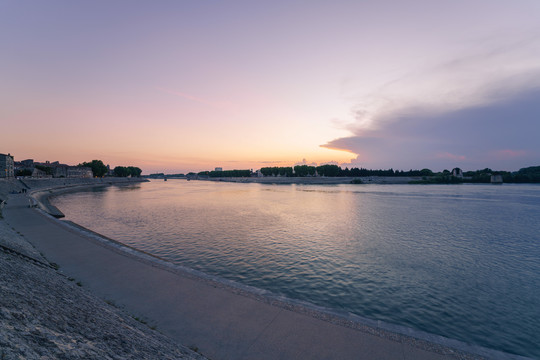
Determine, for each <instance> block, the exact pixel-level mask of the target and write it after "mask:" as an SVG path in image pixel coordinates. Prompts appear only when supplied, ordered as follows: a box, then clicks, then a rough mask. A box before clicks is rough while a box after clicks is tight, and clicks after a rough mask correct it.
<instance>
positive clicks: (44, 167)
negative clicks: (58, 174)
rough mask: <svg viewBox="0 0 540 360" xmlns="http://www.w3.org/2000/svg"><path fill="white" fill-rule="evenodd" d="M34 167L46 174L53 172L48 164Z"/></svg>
mask: <svg viewBox="0 0 540 360" xmlns="http://www.w3.org/2000/svg"><path fill="white" fill-rule="evenodd" d="M35 167H36V169H38V170H41V171H43V172H44V173H45V174H46V175H52V174H53V169H52V168H51V167H49V166H45V165H36V166H35ZM30 175H32V174H30Z"/></svg>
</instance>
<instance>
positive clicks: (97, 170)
mask: <svg viewBox="0 0 540 360" xmlns="http://www.w3.org/2000/svg"><path fill="white" fill-rule="evenodd" d="M77 166H81V167H89V168H90V169H92V173H93V174H94V176H95V177H103V176H104V175H105V174H107V172H108V171H109V169H108V168H107V166H105V164H103V161H101V160H92V161H91V162H83V163H82V164H79V165H77Z"/></svg>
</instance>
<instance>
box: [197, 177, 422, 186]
mask: <svg viewBox="0 0 540 360" xmlns="http://www.w3.org/2000/svg"><path fill="white" fill-rule="evenodd" d="M198 180H205V181H224V182H237V183H261V184H311V185H331V184H351V183H353V182H355V181H361V182H362V184H408V183H409V182H410V181H418V180H422V177H409V176H395V177H394V176H366V177H322V176H320V177H319V176H314V177H286V176H281V177H280V176H265V177H223V178H207V179H201V178H199V179H198Z"/></svg>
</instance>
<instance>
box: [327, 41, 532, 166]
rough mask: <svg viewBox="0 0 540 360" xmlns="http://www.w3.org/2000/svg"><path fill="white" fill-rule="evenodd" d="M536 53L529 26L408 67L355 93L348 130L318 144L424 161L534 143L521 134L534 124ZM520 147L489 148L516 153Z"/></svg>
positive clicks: (370, 156)
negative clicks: (522, 34) (516, 35)
mask: <svg viewBox="0 0 540 360" xmlns="http://www.w3.org/2000/svg"><path fill="white" fill-rule="evenodd" d="M539 58H540V35H539V34H538V32H536V33H535V34H534V35H533V36H529V37H528V38H525V40H522V39H519V40H509V41H505V42H501V41H495V40H493V41H492V40H489V41H486V42H484V43H480V44H477V46H476V47H474V48H473V49H472V50H470V51H469V52H467V53H463V54H461V56H455V57H454V58H453V59H450V60H447V61H443V62H440V63H438V64H436V65H432V66H427V67H423V68H422V69H420V68H419V69H416V70H414V71H410V72H409V73H408V74H405V75H402V76H398V77H397V78H396V79H394V80H390V81H387V82H386V83H385V84H383V85H382V86H381V87H380V88H378V89H376V90H375V91H373V92H372V93H370V94H367V95H365V96H363V97H362V98H361V99H359V100H358V101H357V102H356V104H355V105H354V106H352V108H351V115H352V116H351V117H352V119H353V121H352V122H350V123H349V124H347V125H345V126H344V127H345V128H346V129H348V130H349V131H350V132H351V133H352V134H351V136H349V137H344V138H339V139H334V140H332V141H330V142H328V143H327V144H324V145H322V146H323V147H326V148H330V149H338V150H339V149H341V150H345V151H351V152H353V153H355V154H357V155H358V160H362V159H363V160H365V161H368V160H369V161H370V162H372V164H374V165H375V166H377V164H380V166H387V165H390V166H392V165H393V166H396V164H402V165H403V166H409V165H407V164H411V166H415V165H414V164H417V165H418V166H424V165H425V166H427V162H428V161H429V159H431V161H434V159H438V160H440V161H441V163H443V164H444V161H446V162H451V161H454V162H470V163H474V162H475V159H476V160H479V159H480V157H481V156H484V157H485V154H486V153H487V152H490V151H494V150H493V149H497V148H498V149H500V148H501V146H507V147H508V148H509V149H512V148H515V146H516V145H517V146H519V145H518V144H519V143H520V141H521V143H523V142H524V143H525V144H527V146H528V147H531V146H532V147H538V145H536V141H529V142H528V141H527V140H524V139H525V138H527V139H529V138H530V136H529V135H528V134H530V133H534V132H536V131H537V130H538V128H539V127H540V125H539V124H538V121H537V119H538V114H539V112H540V105H536V103H538V101H537V100H536V101H535V100H534V98H535V97H536V98H537V96H538V95H539V93H540V62H538V59H539ZM333 122H334V123H336V121H333ZM523 132H525V133H523ZM503 144H504V145H503ZM527 150H528V148H525V150H522V151H511V150H503V151H500V152H499V153H497V154H498V157H499V158H506V159H510V158H513V159H517V158H520V157H524V155H525V154H527V152H526V151H527ZM523 151H525V152H523ZM481 154H484V155H481ZM414 160H416V162H414ZM420 161H425V162H426V163H424V164H419V162H420ZM403 162H404V163H403ZM445 166H446V165H445Z"/></svg>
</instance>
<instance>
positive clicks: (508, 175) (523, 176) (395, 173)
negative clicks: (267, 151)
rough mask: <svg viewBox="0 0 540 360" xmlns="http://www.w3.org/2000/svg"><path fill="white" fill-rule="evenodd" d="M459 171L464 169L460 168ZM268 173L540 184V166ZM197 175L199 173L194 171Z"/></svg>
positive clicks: (302, 168) (275, 172)
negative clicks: (494, 177)
mask: <svg viewBox="0 0 540 360" xmlns="http://www.w3.org/2000/svg"><path fill="white" fill-rule="evenodd" d="M455 170H458V171H461V170H460V169H459V168H456V169H455ZM260 172H261V174H262V175H264V176H286V177H306V176H326V177H370V176H386V177H401V176H403V177H420V178H422V180H418V181H416V182H417V183H434V184H454V183H464V182H467V183H490V182H491V175H501V177H502V179H503V182H505V183H540V166H531V167H527V168H523V169H520V170H519V171H516V172H509V171H494V170H492V169H489V168H485V169H482V170H475V171H465V172H463V177H456V176H453V173H452V171H450V170H443V171H441V172H433V171H432V170H430V169H422V170H412V169H411V170H408V171H404V170H394V169H392V168H390V169H387V170H384V169H379V170H373V169H365V168H356V167H353V168H350V169H349V168H347V167H346V168H345V169H342V168H341V167H340V166H338V165H329V164H327V165H320V166H310V165H296V166H294V167H291V166H284V167H279V166H274V167H263V168H261V170H260ZM190 175H195V173H190V174H188V176H190ZM197 175H199V176H206V177H209V178H217V177H250V176H252V171H251V170H225V171H201V172H199V173H198V174H197Z"/></svg>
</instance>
